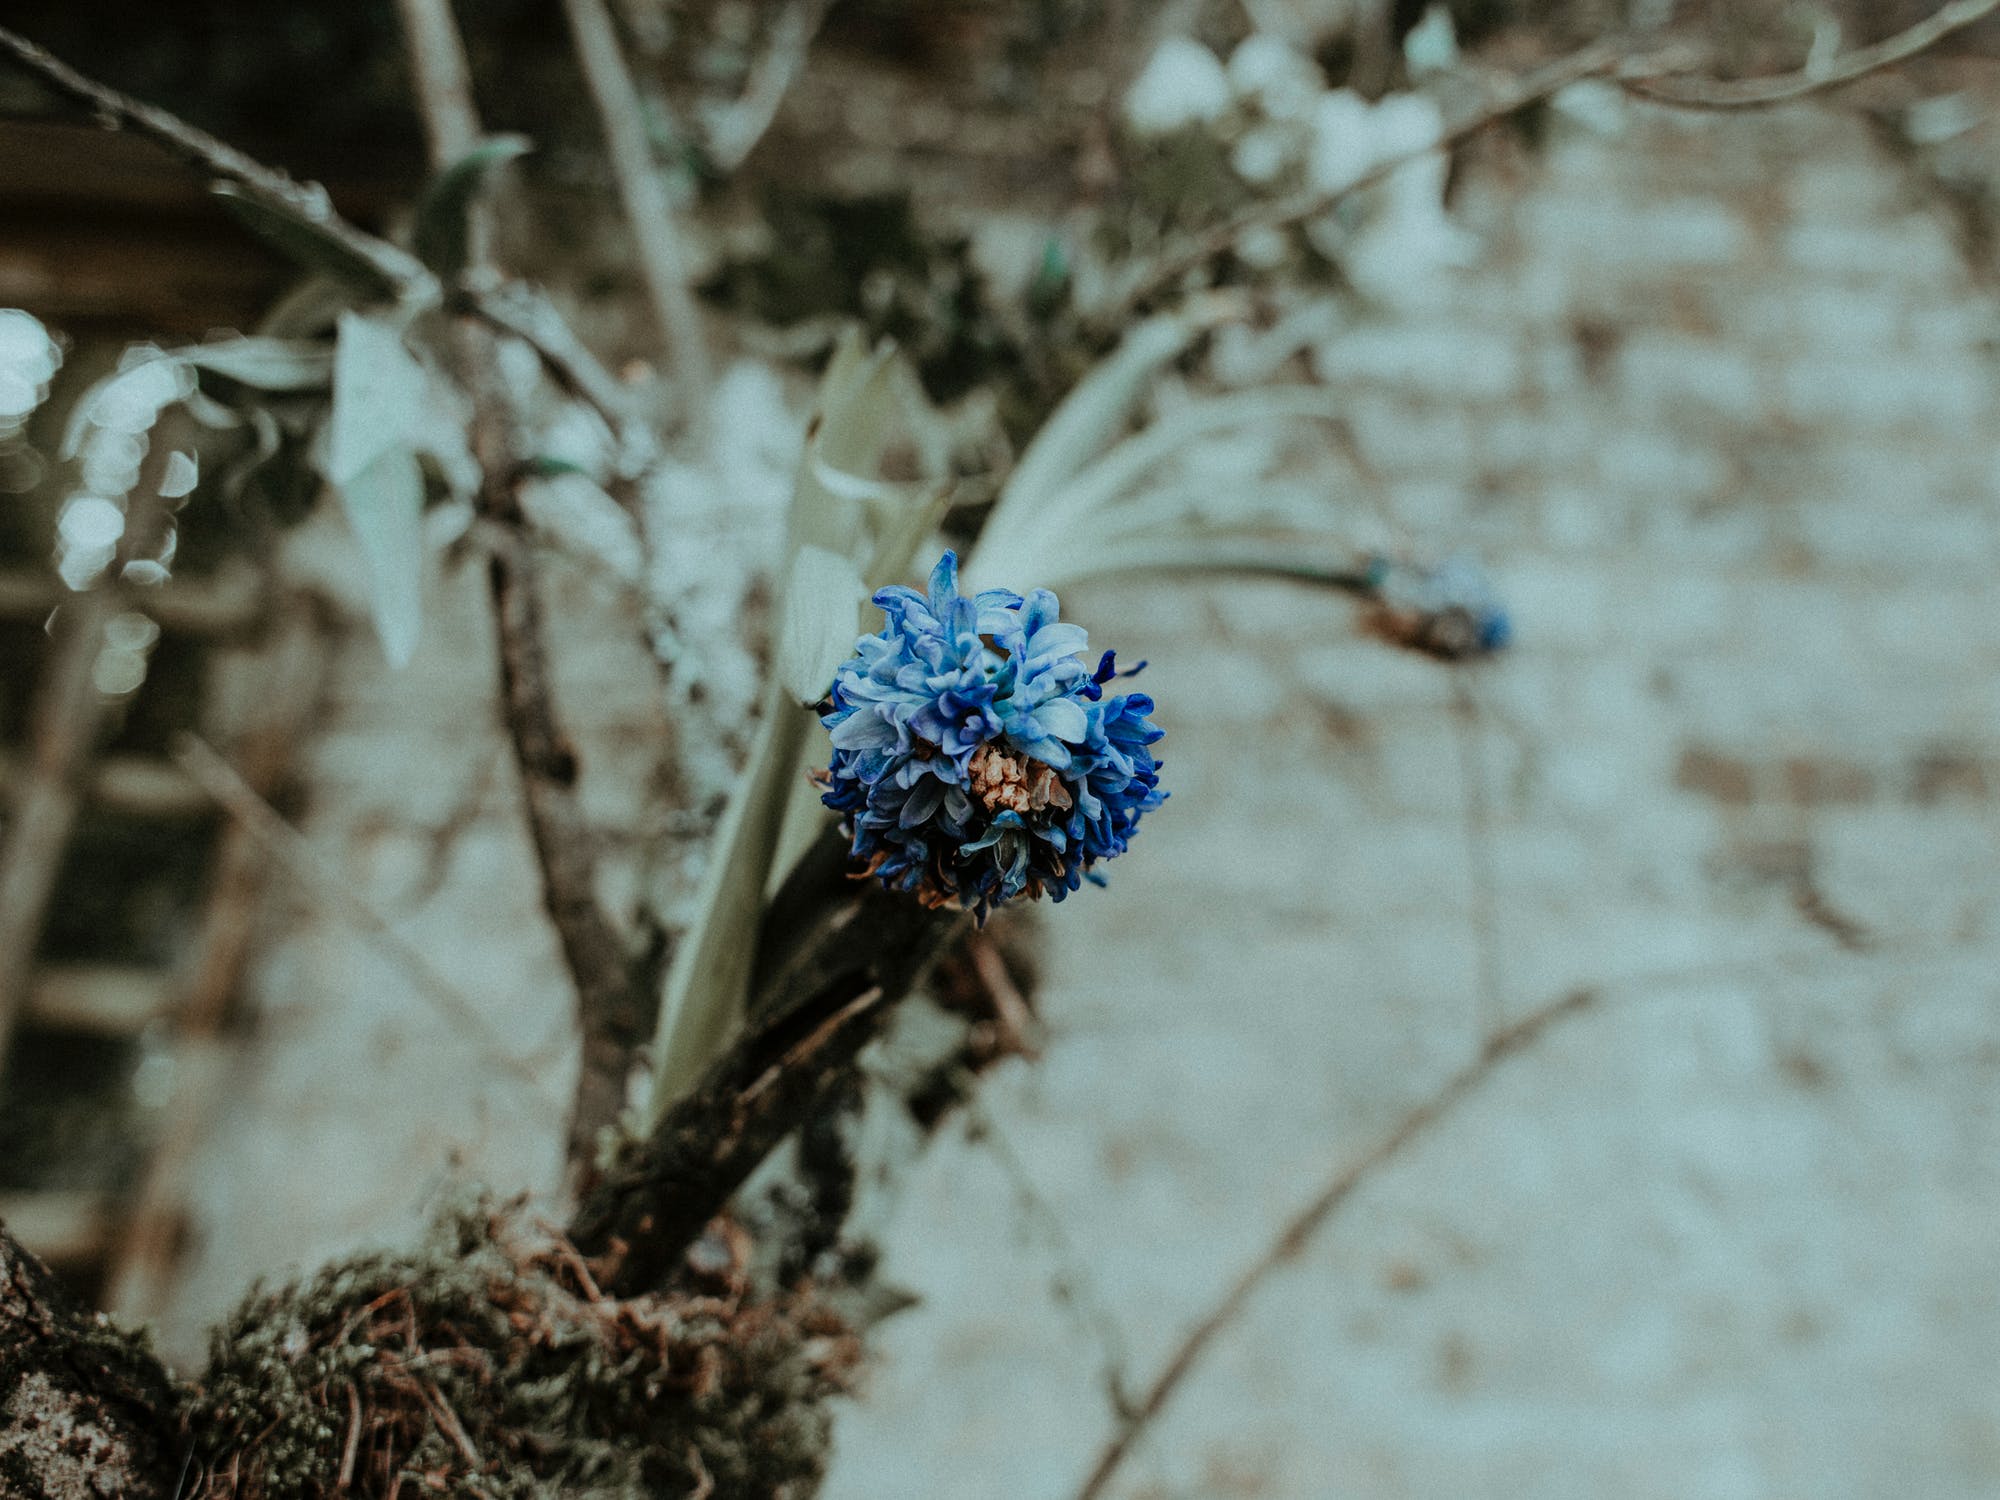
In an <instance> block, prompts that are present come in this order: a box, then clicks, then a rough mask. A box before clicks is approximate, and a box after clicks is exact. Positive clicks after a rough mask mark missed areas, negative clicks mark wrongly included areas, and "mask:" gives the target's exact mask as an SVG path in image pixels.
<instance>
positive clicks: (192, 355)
mask: <svg viewBox="0 0 2000 1500" xmlns="http://www.w3.org/2000/svg"><path fill="white" fill-rule="evenodd" d="M179 353H180V357H181V358H182V359H184V360H186V361H187V362H188V363H189V364H191V365H193V366H194V367H195V368H196V369H198V370H206V371H209V372H210V373H211V374H215V375H221V376H223V377H224V378H226V379H229V380H233V381H235V382H236V383H237V384H238V385H247V386H250V387H251V388H252V389H254V390H260V391H278V392H283V393H287V394H296V393H303V392H310V391H323V390H326V389H328V388H329V387H331V386H332V384H333V358H334V356H333V346H332V345H330V344H328V343H326V342H325V341H324V340H321V339H278V338H261V337H245V338H233V339H224V340H221V341H220V342H218V343H213V344H197V345H195V346H193V347H192V348H188V349H182V350H180V351H179Z"/></svg>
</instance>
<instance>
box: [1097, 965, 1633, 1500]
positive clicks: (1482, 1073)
mask: <svg viewBox="0 0 2000 1500" xmlns="http://www.w3.org/2000/svg"><path fill="white" fill-rule="evenodd" d="M1597 998H1598V997H1597V992H1596V991H1594V990H1577V991H1575V992H1574V993H1572V994H1569V995H1565V996H1564V997H1563V998H1562V999H1560V1000H1557V1001H1555V1002H1554V1003H1552V1004H1550V1005H1545V1006H1543V1007H1542V1008H1541V1009H1540V1010H1538V1011H1535V1012H1533V1013H1532V1014H1530V1015H1528V1016H1526V1017H1524V1018H1523V1019H1522V1020H1520V1021H1517V1022H1515V1023H1514V1024H1513V1025H1512V1026H1509V1027H1508V1028H1506V1029H1505V1030H1503V1031H1497V1032H1495V1033H1494V1034H1493V1035H1491V1036H1489V1037H1488V1038H1487V1039H1486V1042H1485V1044H1484V1045H1483V1046H1482V1047H1481V1048H1480V1049H1479V1055H1478V1056H1477V1057H1476V1058H1474V1059H1473V1061H1472V1062H1471V1063H1470V1064H1468V1065H1467V1066H1466V1067H1465V1068H1464V1069H1462V1070H1461V1071H1459V1072H1458V1073H1456V1074H1454V1075H1453V1076H1452V1077H1451V1078H1450V1079H1449V1080H1447V1082H1446V1083H1445V1085H1444V1087H1442V1088H1440V1089H1439V1090H1438V1091H1437V1092H1436V1093H1434V1094H1432V1095H1431V1096H1430V1097H1429V1098H1427V1099H1425V1100H1424V1101H1423V1102H1422V1103H1421V1104H1419V1105H1417V1106H1416V1108H1414V1109H1412V1110H1411V1111H1410V1112H1409V1113H1408V1114H1406V1115H1404V1116H1403V1118H1402V1119H1401V1120H1400V1121H1398V1122H1397V1124H1396V1126H1395V1128H1394V1129H1393V1130H1391V1131H1390V1132H1389V1133H1388V1134H1387V1135H1385V1136H1383V1137H1382V1139H1381V1140H1380V1141H1378V1142H1376V1143H1375V1145H1374V1146H1373V1147H1371V1148H1370V1149H1369V1150H1368V1151H1367V1152H1365V1153H1364V1154H1363V1155H1361V1156H1360V1157H1358V1158H1357V1159H1355V1160H1354V1161H1352V1162H1350V1163H1348V1164H1347V1165H1346V1166H1345V1167H1343V1168H1342V1169H1341V1170H1340V1171H1339V1172H1338V1173H1337V1174H1336V1175H1335V1176H1334V1177H1333V1179H1332V1180H1331V1181H1329V1182H1328V1183H1327V1184H1326V1186H1325V1187H1324V1188H1322V1189H1321V1190H1320V1192H1319V1194H1318V1196H1316V1197H1315V1198H1314V1199H1313V1200H1312V1202H1310V1203H1308V1204H1307V1205H1306V1206H1305V1207H1304V1208H1303V1209H1302V1210H1300V1211H1299V1213H1298V1214H1296V1215H1295V1216H1294V1217H1293V1218H1292V1219H1291V1220H1290V1221H1288V1222H1287V1223H1286V1224H1285V1226H1284V1228H1283V1229H1282V1230H1280V1231H1279V1234H1278V1237H1277V1239H1276V1240H1275V1241H1273V1242H1272V1244H1271V1247H1270V1248H1269V1249H1268V1250H1266V1251H1265V1252H1264V1254H1263V1255H1262V1256H1260V1257H1259V1258H1258V1260H1257V1261H1256V1263H1255V1264H1253V1265H1252V1266H1251V1267H1250V1268H1249V1269H1248V1270H1247V1271H1245V1272H1244V1273H1243V1274H1242V1276H1240V1277H1239V1278H1237V1280H1236V1282H1235V1284H1234V1285H1233V1286H1231V1287H1230V1289H1229V1291H1228V1292H1227V1293H1225V1294H1224V1296H1223V1298H1222V1300H1221V1301H1220V1302H1218V1303H1217V1304H1216V1305H1215V1307H1214V1308H1213V1309H1212V1310H1211V1311H1210V1312H1209V1313H1208V1315H1207V1316H1206V1317H1204V1318H1203V1319H1202V1320H1201V1321H1200V1322H1199V1323H1197V1324H1196V1325H1195V1327H1194V1329H1193V1331H1192V1332H1190V1333H1189V1334H1188V1335H1187V1337H1186V1338H1185V1339H1183V1340H1182V1341H1181V1343H1180V1345H1179V1346H1178V1347H1177V1348H1176V1349H1175V1350H1174V1353H1173V1356H1172V1357H1171V1358H1170V1359H1169V1360H1168V1361H1167V1364H1166V1367H1165V1368H1164V1369H1163V1370H1161V1372H1160V1374H1159V1376H1158V1377H1157V1378H1156V1379H1155V1380H1154V1381H1153V1383H1152V1385H1151V1386H1150V1387H1149V1388H1148V1389H1147V1391H1146V1394H1145V1396H1144V1397H1143V1398H1142V1399H1141V1400H1140V1401H1139V1403H1138V1405H1137V1407H1136V1408H1135V1409H1134V1410H1133V1412H1132V1414H1131V1416H1130V1417H1128V1418H1127V1419H1125V1420H1124V1421H1122V1422H1120V1423H1119V1424H1118V1428H1117V1430H1116V1432H1114V1434H1113V1435H1112V1438H1111V1441H1110V1442H1109V1443H1108V1444H1107V1445H1106V1446H1105V1449H1104V1452H1103V1454H1102V1455H1101V1456H1100V1457H1099V1458H1098V1460H1097V1466H1096V1467H1095V1468H1094V1469H1092V1470H1091V1472H1090V1478H1089V1479H1088V1480H1086V1481H1085V1482H1084V1486H1083V1488H1082V1489H1081V1490H1080V1491H1079V1492H1078V1500H1096V1497H1097V1496H1100V1495H1102V1494H1103V1493H1104V1492H1105V1489H1106V1488H1107V1487H1108V1486H1109V1485H1110V1483H1111V1480H1112V1477H1113V1476H1114V1475H1115V1474H1116V1473H1117V1472H1118V1470H1119V1467H1120V1466H1121V1465H1122V1464H1123V1463H1124V1461H1125V1458H1126V1456H1127V1455H1128V1454H1129V1453H1130V1452H1131V1451H1132V1447H1133V1445H1134V1444H1135V1443H1137V1442H1138V1440H1139V1438H1140V1436H1141V1435H1142V1434H1143V1433H1144V1432H1145V1431H1146V1429H1147V1428H1148V1427H1149V1426H1151V1425H1152V1423H1153V1421H1154V1420H1155V1419H1156V1418H1157V1417H1158V1416H1159V1415H1160V1413H1161V1412H1162V1411H1163V1410H1164V1409H1165V1408H1166V1405H1167V1402H1168V1401H1170V1400H1171V1399H1172V1398H1173V1395H1174V1392H1175V1391H1177V1390H1178V1389H1179V1388H1180V1385H1181V1383H1182V1381H1184V1380H1185V1379H1186V1378H1187V1376H1188V1373H1189V1372H1190V1371H1191V1370H1192V1369H1193V1368H1194V1367H1195V1365H1196V1364H1197V1363H1198V1362H1199V1361H1200V1359H1201V1357H1202V1355H1203V1354H1204V1353H1206V1352H1207V1350H1208V1348H1209V1346H1210V1345H1211V1344H1213V1343H1214V1342H1215V1340H1216V1338H1217V1336H1218V1335H1220V1334H1221V1333H1222V1332H1223V1330H1224V1329H1226V1328H1228V1327H1229V1325H1230V1324H1232V1323H1234V1322H1235V1321H1236V1320H1237V1319H1238V1318H1239V1317H1241V1316H1242V1314H1243V1310H1244V1308H1245V1307H1247V1306H1248V1305H1249V1302H1250V1299H1251V1297H1253V1296H1254V1295H1255V1294H1256V1293H1257V1291H1258V1290H1259V1289H1260V1288H1261V1287H1262V1286H1263V1284H1264V1283H1265V1282H1266V1281H1268V1280H1269V1279H1270V1278H1271V1276H1272V1275H1273V1274H1274V1273H1276V1272H1277V1271H1278V1270H1279V1268H1280V1267H1282V1266H1284V1265H1285V1264H1286V1263H1288V1262H1289V1261H1292V1260H1294V1259H1296V1258H1297V1257H1298V1255H1299V1254H1300V1253H1301V1252H1302V1251H1303V1250H1304V1249H1305V1248H1306V1246H1307V1245H1308V1244H1309V1243H1311V1241H1312V1238H1313V1236H1314V1235H1316V1234H1318V1233H1319V1231H1320V1230H1321V1229H1322V1228H1324V1227H1325V1225H1326V1223H1327V1221H1328V1220H1329V1219H1331V1218H1332V1217H1333V1216H1334V1214H1335V1213H1336V1212H1338V1211H1339V1209H1340V1207H1341V1205H1342V1204H1344V1203H1345V1202H1347V1200H1348V1199H1349V1198H1351V1197H1353V1196H1354V1192H1355V1190H1356V1189H1357V1188H1359V1187H1360V1186H1361V1185H1362V1184H1363V1183H1365V1182H1367V1181H1369V1180H1370V1179H1371V1178H1372V1177H1373V1176H1374V1174H1375V1173H1376V1172H1377V1171H1379V1170H1380V1169H1381V1168H1382V1167H1384V1166H1385V1165H1387V1164H1388V1163H1389V1162H1391V1161H1394V1160H1395V1159H1396V1158H1397V1157H1398V1156H1400V1155H1401V1154H1402V1153H1403V1151H1404V1150H1405V1149H1406V1148H1407V1147H1409V1146H1410V1145H1411V1144H1413V1143H1414V1142H1416V1141H1417V1140H1420V1139H1421V1138H1422V1137H1423V1136H1425V1135H1426V1134H1428V1133H1429V1132H1430V1130H1431V1129H1432V1128H1433V1127H1434V1126H1436V1125H1437V1124H1438V1122H1439V1121H1441V1120H1443V1119H1444V1118H1445V1117H1446V1116H1448V1115H1449V1114H1450V1113H1451V1112H1452V1111H1453V1110H1454V1109H1455V1108H1457V1106H1458V1105H1460V1104H1462V1103H1463V1102H1464V1101H1465V1100H1466V1099H1468V1098H1469V1097H1471V1095H1473V1094H1474V1093H1476V1092H1478V1090H1479V1088H1480V1086H1481V1085H1483V1084H1484V1083H1485V1082H1486V1081H1487V1080H1488V1079H1489V1078H1491V1077H1492V1076H1493V1074H1494V1072H1495V1071H1496V1070H1497V1069H1498V1068H1499V1066H1500V1065H1501V1064H1502V1063H1504V1062H1506V1061H1507V1059H1508V1058H1510V1057H1513V1056H1514V1055H1515V1054H1517V1053H1519V1052H1523V1051H1525V1050H1527V1049H1528V1048H1529V1047H1532V1046H1533V1045H1534V1044H1535V1043H1537V1042H1539V1041H1540V1040H1541V1039H1542V1038H1543V1037H1544V1036H1546V1035H1547V1034H1548V1032H1549V1031H1550V1030H1551V1029H1552V1028H1554V1027H1555V1026H1556V1025H1557V1023H1559V1022H1561V1021H1564V1020H1566V1019H1568V1018H1569V1017H1571V1016H1575V1015H1578V1014H1580V1013H1582V1012H1583V1011H1585V1010H1588V1009H1589V1008H1590V1007H1591V1006H1592V1005H1593V1004H1595V1002H1596V1000H1597Z"/></svg>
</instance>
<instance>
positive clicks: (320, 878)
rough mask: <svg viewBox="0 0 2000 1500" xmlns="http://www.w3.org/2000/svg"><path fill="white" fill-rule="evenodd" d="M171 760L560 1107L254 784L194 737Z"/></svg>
mask: <svg viewBox="0 0 2000 1500" xmlns="http://www.w3.org/2000/svg"><path fill="white" fill-rule="evenodd" d="M174 759H175V760H177V761H178V762H179V763H180V766H181V769H182V770H184V771H186V772H187V773H188V775H189V776H190V777H191V778H192V779H193V780H194V782H195V784H196V785H197V786H199V787H200V788H201V789H202V790H203V791H204V792H206V793H207V794H208V795H209V797H211V798H212V799H213V800H214V801H215V804H216V805H217V806H218V807H220V808H221V809H222V810H223V811H224V812H226V813H228V814H229V815H230V816H231V817H232V818H234V819H236V821H237V822H238V823H240V824H242V825H243V827H244V828H246V829H247V830H248V831H249V832H250V833H251V834H252V835H253V836H254V837H256V838H257V839H258V841H259V842H261V843H262V844H263V845H264V846H265V848H266V849H268V850H269V851H270V853H271V856H272V857H273V858H274V859H275V860H276V861H277V862H278V864H279V865H280V866H282V867H283V869H284V871H285V873H286V874H287V875H289V876H290V877H291V878H292V880H293V881H294V882H296V883H297V884H298V885H299V886H300V887H302V888H303V889H304V890H305V891H306V893H307V894H308V895H310V896H311V897H312V899H313V900H314V901H315V902H317V903H318V904H319V905H321V906H323V907H325V908H327V909H328V910H331V911H338V912H340V913H341V914H342V915H344V916H345V917H346V918H347V919H348V921H350V922H351V923H353V925H354V926H356V927H357V928H359V929H360V930H361V931H363V932H365V933H367V934H368V935H369V937H370V938H372V939H373V940H374V941H375V944H376V946H377V947H379V948H380V949H381V950H382V951H383V952H384V953H386V954H387V955H388V956H389V957H391V958H393V959H395V960H396V962H397V963H398V964H399V965H400V966H401V967H402V969H403V970H404V972H405V973H407V974H408V975H409V976H410V978H411V979H413V980H415V981H416V989H417V993H418V994H419V995H421V996H422V997H423V998H424V1000H425V1002H426V1003H428V1004H429V1005H430V1006H431V1007H432V1008H433V1009H435V1010H436V1011H437V1012H438V1014H439V1015H441V1016H442V1017H444V1018H445V1019H446V1020H447V1021H449V1022H450V1023H451V1024H452V1025H453V1026H455V1027H457V1028H458V1029H459V1030H461V1031H463V1032H465V1033H466V1034H467V1036H468V1037H469V1038H470V1039H471V1040H472V1042H473V1044H474V1045H475V1046H477V1047H478V1049H479V1051H480V1053H481V1054H482V1055H483V1056H484V1057H485V1058H486V1059H487V1061H488V1062H490V1063H491V1064H492V1065H493V1066H494V1067H495V1068H498V1069H500V1070H501V1071H503V1072H505V1073H508V1074H510V1075H511V1076H513V1077H514V1078H516V1079H519V1080H520V1081H521V1082H522V1083H523V1084H525V1085H526V1086H527V1087H529V1088H530V1089H532V1090H534V1091H535V1092H536V1093H537V1094H538V1095H540V1096H541V1098H542V1099H543V1100H544V1101H545V1102H546V1103H547V1104H549V1105H550V1107H551V1108H559V1107H560V1101H558V1100H557V1099H556V1098H555V1096H554V1095H553V1094H551V1093H550V1092H549V1089H548V1085H547V1084H545V1083H543V1082H542V1080H541V1079H540V1078H539V1077H538V1076H537V1075H536V1073H535V1071H534V1070H533V1069H532V1068H530V1067H529V1066H528V1065H527V1064H526V1063H523V1062H522V1061H520V1059H518V1058H516V1057H515V1056H514V1055H513V1054H512V1053H511V1052H509V1051H508V1050H507V1046H506V1043H505V1041H504V1040H503V1039H502V1038H501V1037H500V1035H499V1034H498V1033H497V1032H495V1031H494V1029H493V1027H492V1024H491V1023H490V1022H488V1021H487V1019H486V1017H485V1016H484V1015H482V1014H481V1013H480V1010H479V1007H478V1006H477V1005H475V1004H474V1003H473V1002H472V1001H471V1000H470V999H469V998H468V997H467V996H466V994H465V992H464V991H463V990H461V989H459V988H458V986H457V985H455V984H453V983H452V982H451V981H450V980H449V979H446V978H445V977H444V976H443V975H442V974H440V973H438V971H437V970H436V969H434V968H432V967H431V963H430V960H429V959H428V958H426V957H425V956H424V953H423V950H422V949H420V948H419V947H417V945H416V944H415V943H412V942H411V941H410V940H409V939H408V938H406V937H404V936H403V935H402V934H401V933H400V932H398V931H397V930H396V927H395V924H394V923H392V922H391V921H390V920H389V919H388V918H387V917H385V916H383V915H382V914H381V913H380V912H379V911H377V910H376V909H375V908H374V907H373V906H371V905H370V904H369V903H368V902H367V901H365V900H363V899H362V898H361V897H360V896H358V895H357V894H355V891H354V888H353V886H352V884H351V883H350V882H349V881H348V880H347V879H346V878H345V877H343V876H342V875H341V874H340V873H339V872H338V871H336V870H334V869H331V868H330V867H329V866H328V865H327V863H326V861H325V860H324V859H323V858H322V857H321V855H320V853H319V851H318V850H316V849H314V848H313V847H312V845H311V844H309V843H308V842H307V841H306V838H305V835H304V834H302V833H300V832H299V831H298V830H297V829H296V828H294V827H292V825H291V824H290V823H287V822H286V821H285V820H284V818H282V817H281V816H279V814H278V811H277V809H276V808H274V807H272V806H271V804H270V803H268V802H266V801H265V800H264V799H263V798H262V797H260V796H258V795H257V793H256V791H255V790H254V789H252V787H251V786H250V784H249V783H248V782H246V781H245V780H244V779H243V778H242V777H241V776H239V775H237V774H236V771H235V769H234V768H233V767H232V766H231V765H230V764H229V762H228V761H226V760H224V759H223V758H222V756H221V755H219V754H217V753H216V751H215V749H214V747H212V746H211V745H209V744H208V743H207V742H206V741H203V740H201V739H198V738H196V737H195V736H194V735H191V734H184V735H182V736H181V737H180V738H179V740H178V741H177V742H176V744H175V746H174Z"/></svg>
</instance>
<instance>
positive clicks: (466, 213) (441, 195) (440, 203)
mask: <svg viewBox="0 0 2000 1500" xmlns="http://www.w3.org/2000/svg"><path fill="white" fill-rule="evenodd" d="M532 149H533V146H532V145H531V143H530V142H529V140H528V138H527V137H526V136H520V135H496V136H491V137H489V138H488V139H486V140H483V141H481V142H480V143H479V144H478V145H476V146H474V147H473V148H472V149H471V150H470V151H468V152H466V153H465V155H463V156H461V157H460V158H459V159H458V160H457V161H455V162H453V163H452V164H451V165H450V166H449V167H446V168H445V169H444V171H442V172H440V173H439V174H438V176H437V178H436V179H435V180H434V181H433V182H432V183H431V185H430V186H429V188H427V189H426V190H425V192H424V197H423V201H422V202H421V203H419V204H418V205H417V224H416V233H415V236H414V240H415V244H416V251H417V258H418V259H419V260H421V261H422V262H423V263H424V264H425V265H427V266H429V267H430V268H431V269H432V270H433V271H435V272H437V274H438V275H440V276H442V277H445V278H446V279H447V280H449V279H450V278H452V277H455V276H457V275H458V274H459V273H460V272H462V271H463V270H464V269H465V267H466V264H467V262H468V260H469V259H470V251H471V242H472V234H471V224H472V215H473V212H474V210H475V209H476V208H477V206H478V204H479V201H480V199H481V198H482V197H484V196H485V194H486V193H487V191H488V190H489V189H490V188H491V186H492V183H493V179H494V176H495V174H497V173H498V172H499V170H500V169H501V168H502V167H504V166H506V164H507V163H508V162H510V161H513V160H515V159H516V158H517V157H520V156H523V155H525V154H526V153H527V152H529V151H530V150H532Z"/></svg>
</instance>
